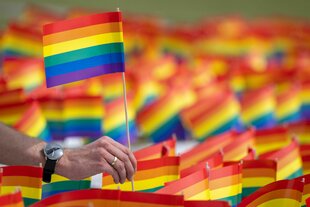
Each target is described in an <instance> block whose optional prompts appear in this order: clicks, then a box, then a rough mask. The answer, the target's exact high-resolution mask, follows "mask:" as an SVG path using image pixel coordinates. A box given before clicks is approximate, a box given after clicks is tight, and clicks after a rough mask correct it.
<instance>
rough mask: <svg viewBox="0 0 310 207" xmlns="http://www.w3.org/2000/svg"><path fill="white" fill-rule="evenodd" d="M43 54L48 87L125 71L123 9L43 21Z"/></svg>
mask: <svg viewBox="0 0 310 207" xmlns="http://www.w3.org/2000/svg"><path fill="white" fill-rule="evenodd" d="M43 56H44V64H45V75H46V83H47V87H52V86H56V85H61V84H65V83H70V82H74V81H78V80H83V79H86V78H90V77H94V76H98V75H103V74H108V73H115V72H125V58H124V46H123V30H122V16H121V13H120V12H108V13H102V14H93V15H89V16H83V17H78V18H74V19H69V20H64V21H59V22H55V23H51V24H46V25H44V26H43Z"/></svg>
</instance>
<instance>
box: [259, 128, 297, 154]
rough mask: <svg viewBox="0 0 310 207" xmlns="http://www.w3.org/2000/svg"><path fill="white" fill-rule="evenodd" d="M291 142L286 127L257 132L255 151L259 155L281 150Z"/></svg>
mask: <svg viewBox="0 0 310 207" xmlns="http://www.w3.org/2000/svg"><path fill="white" fill-rule="evenodd" d="M290 142H291V137H290V136H289V132H288V130H287V128H286V127H284V126H275V127H272V128H269V129H259V130H256V131H255V149H256V152H257V154H258V155H261V154H264V153H267V152H272V151H274V150H279V149H281V148H283V147H285V146H287V145H288V144H289V143H290Z"/></svg>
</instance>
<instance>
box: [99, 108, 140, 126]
mask: <svg viewBox="0 0 310 207" xmlns="http://www.w3.org/2000/svg"><path fill="white" fill-rule="evenodd" d="M134 117H135V114H134V111H133V110H131V108H128V121H131V120H133V119H134ZM123 123H125V119H124V112H122V111H119V112H117V114H111V115H110V116H107V117H105V118H104V122H103V126H104V130H106V131H110V130H112V129H115V127H117V126H120V125H121V124H123Z"/></svg>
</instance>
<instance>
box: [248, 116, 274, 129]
mask: <svg viewBox="0 0 310 207" xmlns="http://www.w3.org/2000/svg"><path fill="white" fill-rule="evenodd" d="M275 124H276V120H275V117H274V115H273V113H268V114H265V115H262V116H260V117H259V118H257V119H255V120H252V121H251V125H253V126H255V128H256V129H262V128H268V127H272V126H274V125H275Z"/></svg>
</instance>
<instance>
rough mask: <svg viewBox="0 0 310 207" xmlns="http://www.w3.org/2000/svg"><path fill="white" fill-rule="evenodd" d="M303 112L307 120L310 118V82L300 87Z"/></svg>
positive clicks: (303, 116)
mask: <svg viewBox="0 0 310 207" xmlns="http://www.w3.org/2000/svg"><path fill="white" fill-rule="evenodd" d="M300 99H301V104H302V105H301V113H302V118H303V119H305V120H309V119H310V82H306V83H303V84H302V86H301V89H300Z"/></svg>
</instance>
